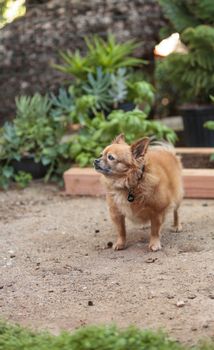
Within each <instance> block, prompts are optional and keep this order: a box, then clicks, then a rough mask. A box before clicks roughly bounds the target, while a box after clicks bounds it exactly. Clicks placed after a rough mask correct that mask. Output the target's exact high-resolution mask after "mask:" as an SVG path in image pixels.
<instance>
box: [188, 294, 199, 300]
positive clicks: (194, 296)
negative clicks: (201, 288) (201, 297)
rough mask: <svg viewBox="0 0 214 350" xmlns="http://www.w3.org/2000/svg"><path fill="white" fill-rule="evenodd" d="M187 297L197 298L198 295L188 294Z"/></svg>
mask: <svg viewBox="0 0 214 350" xmlns="http://www.w3.org/2000/svg"><path fill="white" fill-rule="evenodd" d="M187 298H188V299H195V298H197V295H195V294H190V295H188V296H187Z"/></svg>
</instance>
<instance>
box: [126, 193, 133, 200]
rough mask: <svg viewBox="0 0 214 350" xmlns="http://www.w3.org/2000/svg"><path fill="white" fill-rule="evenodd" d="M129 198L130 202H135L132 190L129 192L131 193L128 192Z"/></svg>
mask: <svg viewBox="0 0 214 350" xmlns="http://www.w3.org/2000/svg"><path fill="white" fill-rule="evenodd" d="M127 200H128V201H129V202H133V201H134V196H133V194H131V193H130V192H129V194H128V197H127Z"/></svg>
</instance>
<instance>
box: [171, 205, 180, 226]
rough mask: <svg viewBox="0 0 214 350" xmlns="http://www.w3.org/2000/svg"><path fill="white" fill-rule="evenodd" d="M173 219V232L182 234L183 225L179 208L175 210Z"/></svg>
mask: <svg viewBox="0 0 214 350" xmlns="http://www.w3.org/2000/svg"><path fill="white" fill-rule="evenodd" d="M173 217H174V222H173V227H172V229H173V231H174V232H181V231H182V225H181V222H180V216H179V207H177V208H175V209H174V213H173Z"/></svg>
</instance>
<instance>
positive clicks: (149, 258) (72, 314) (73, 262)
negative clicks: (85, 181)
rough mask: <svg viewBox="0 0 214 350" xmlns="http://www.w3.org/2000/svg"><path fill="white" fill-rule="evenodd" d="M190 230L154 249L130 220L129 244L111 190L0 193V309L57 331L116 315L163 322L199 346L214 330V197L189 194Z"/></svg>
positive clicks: (167, 235) (38, 188)
mask: <svg viewBox="0 0 214 350" xmlns="http://www.w3.org/2000/svg"><path fill="white" fill-rule="evenodd" d="M181 214H182V221H183V226H184V229H183V232H182V233H172V232H170V226H171V217H169V218H168V219H167V222H166V223H165V227H164V230H163V231H164V233H163V237H162V243H163V250H162V251H161V252H157V253H152V252H149V250H148V233H149V228H148V227H146V228H142V227H139V226H136V227H135V226H133V225H132V224H128V248H127V249H126V250H123V251H119V252H115V251H113V250H112V249H108V248H107V247H108V243H109V242H112V241H113V240H114V232H113V230H112V227H111V223H110V220H109V217H108V211H107V207H106V204H105V200H104V199H103V198H85V197H84V198H83V197H82V198H72V197H65V196H63V195H62V194H60V192H59V191H58V189H56V188H55V187H52V186H44V185H41V184H39V183H34V184H33V185H32V186H31V187H29V188H27V189H25V190H22V191H17V190H10V191H8V192H5V193H3V192H1V193H0V216H1V217H0V218H1V222H0V242H1V245H0V271H1V272H0V273H1V279H0V317H2V318H4V319H6V320H9V321H11V322H18V323H20V324H23V325H27V326H30V327H31V328H34V329H48V330H50V331H51V332H53V333H54V334H57V333H58V332H59V331H60V330H61V329H66V330H73V329H75V328H79V327H81V326H83V325H88V324H101V323H116V324H118V325H119V326H120V327H126V326H128V325H130V324H134V325H137V326H138V327H141V328H145V327H146V328H152V329H158V328H163V329H165V330H166V331H167V332H168V333H169V335H170V336H172V337H174V338H176V339H179V340H181V341H182V342H185V343H189V344H193V343H195V342H197V341H198V339H201V338H203V337H206V336H211V337H214V200H210V201H208V200H185V201H184V202H183V207H182V213H181Z"/></svg>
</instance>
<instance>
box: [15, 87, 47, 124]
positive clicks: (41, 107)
mask: <svg viewBox="0 0 214 350" xmlns="http://www.w3.org/2000/svg"><path fill="white" fill-rule="evenodd" d="M15 101H16V110H17V114H16V117H17V118H22V119H28V120H29V119H34V118H35V117H37V116H39V117H46V116H47V114H48V111H49V110H50V106H51V103H50V101H49V99H48V96H42V95H40V94H39V93H36V94H35V95H34V96H32V97H30V96H20V97H17V98H16V100H15Z"/></svg>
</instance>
